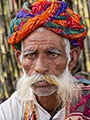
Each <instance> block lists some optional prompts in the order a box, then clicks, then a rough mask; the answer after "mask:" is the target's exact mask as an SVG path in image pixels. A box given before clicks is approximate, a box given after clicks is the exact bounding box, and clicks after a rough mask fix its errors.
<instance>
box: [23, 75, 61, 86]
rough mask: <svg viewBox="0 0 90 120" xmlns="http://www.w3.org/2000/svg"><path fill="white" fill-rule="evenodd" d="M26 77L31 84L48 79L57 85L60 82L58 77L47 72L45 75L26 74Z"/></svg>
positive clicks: (50, 82)
mask: <svg viewBox="0 0 90 120" xmlns="http://www.w3.org/2000/svg"><path fill="white" fill-rule="evenodd" d="M25 79H26V80H25V81H26V82H28V84H30V85H32V84H35V83H37V82H39V81H46V82H48V83H49V84H55V85H58V82H59V81H58V80H57V77H55V76H53V75H50V74H49V75H48V74H45V75H40V74H33V75H32V76H28V75H25ZM22 82H23V81H22Z"/></svg>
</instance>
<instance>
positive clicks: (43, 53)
mask: <svg viewBox="0 0 90 120" xmlns="http://www.w3.org/2000/svg"><path fill="white" fill-rule="evenodd" d="M63 42H64V40H63V38H62V37H61V36H59V35H57V34H56V33H53V32H52V31H49V30H44V31H42V32H40V31H35V32H33V33H31V34H30V35H28V36H27V37H26V38H25V39H24V42H23V56H22V62H21V65H22V67H23V68H24V70H25V72H26V73H27V74H28V75H29V76H31V75H33V74H41V75H45V74H50V75H55V76H56V77H58V76H59V75H60V74H62V73H63V72H64V70H65V68H66V65H67V61H68V58H67V55H66V52H65V46H64V44H63ZM31 88H32V89H33V90H34V92H35V93H37V92H38V93H39V92H41V91H42V92H46V93H47V95H49V94H51V93H53V92H55V91H57V89H58V88H57V86H56V85H54V84H49V83H48V82H46V81H43V80H41V81H39V82H37V83H34V84H32V85H31Z"/></svg>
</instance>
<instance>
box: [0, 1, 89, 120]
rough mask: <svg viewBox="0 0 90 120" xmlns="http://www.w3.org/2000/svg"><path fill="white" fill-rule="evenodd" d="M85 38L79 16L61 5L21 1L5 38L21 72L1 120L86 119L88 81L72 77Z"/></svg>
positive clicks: (54, 2) (0, 114)
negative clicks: (20, 5) (21, 3)
mask: <svg viewBox="0 0 90 120" xmlns="http://www.w3.org/2000/svg"><path fill="white" fill-rule="evenodd" d="M85 37H86V30H85V27H84V24H83V22H82V19H81V16H80V15H78V14H75V13H74V12H73V11H72V10H71V9H70V8H69V7H68V6H67V4H66V3H65V2H63V1H53V2H51V1H46V0H45V1H44V0H40V1H36V2H34V3H32V4H29V3H27V2H26V3H24V5H23V8H22V9H21V10H20V11H19V13H18V14H17V16H16V18H15V19H14V20H13V21H12V22H11V24H10V36H9V37H8V42H9V43H10V44H11V45H12V47H13V49H14V50H15V51H16V59H17V61H18V63H19V64H20V66H21V68H22V70H23V72H24V74H23V76H22V77H21V78H20V79H19V80H18V83H17V91H16V92H15V93H14V94H13V95H12V96H11V97H10V98H9V99H8V100H7V101H5V102H4V103H3V104H1V106H0V120H64V119H65V120H90V92H89V91H90V86H89V81H88V80H86V79H84V78H82V77H79V76H76V78H77V79H76V78H74V77H73V76H72V75H71V73H70V71H71V70H72V69H73V68H74V66H75V64H76V62H77V60H78V57H79V55H80V51H81V50H82V49H83V40H84V39H85ZM81 81H82V83H81ZM85 81H86V83H85ZM84 84H85V85H87V86H84Z"/></svg>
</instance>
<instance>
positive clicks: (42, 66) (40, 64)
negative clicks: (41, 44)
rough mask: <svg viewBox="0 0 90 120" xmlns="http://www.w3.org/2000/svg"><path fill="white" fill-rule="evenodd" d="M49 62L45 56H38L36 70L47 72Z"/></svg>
mask: <svg viewBox="0 0 90 120" xmlns="http://www.w3.org/2000/svg"><path fill="white" fill-rule="evenodd" d="M48 67H49V66H48V63H47V60H46V59H45V57H38V58H37V60H36V64H35V72H37V73H39V74H45V73H47V72H48Z"/></svg>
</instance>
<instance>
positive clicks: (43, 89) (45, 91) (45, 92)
mask: <svg viewBox="0 0 90 120" xmlns="http://www.w3.org/2000/svg"><path fill="white" fill-rule="evenodd" d="M31 89H32V90H33V92H34V93H35V94H36V95H37V96H49V95H52V94H53V93H54V92H56V91H57V90H58V87H57V86H52V87H50V86H48V85H46V86H36V87H33V86H31Z"/></svg>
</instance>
